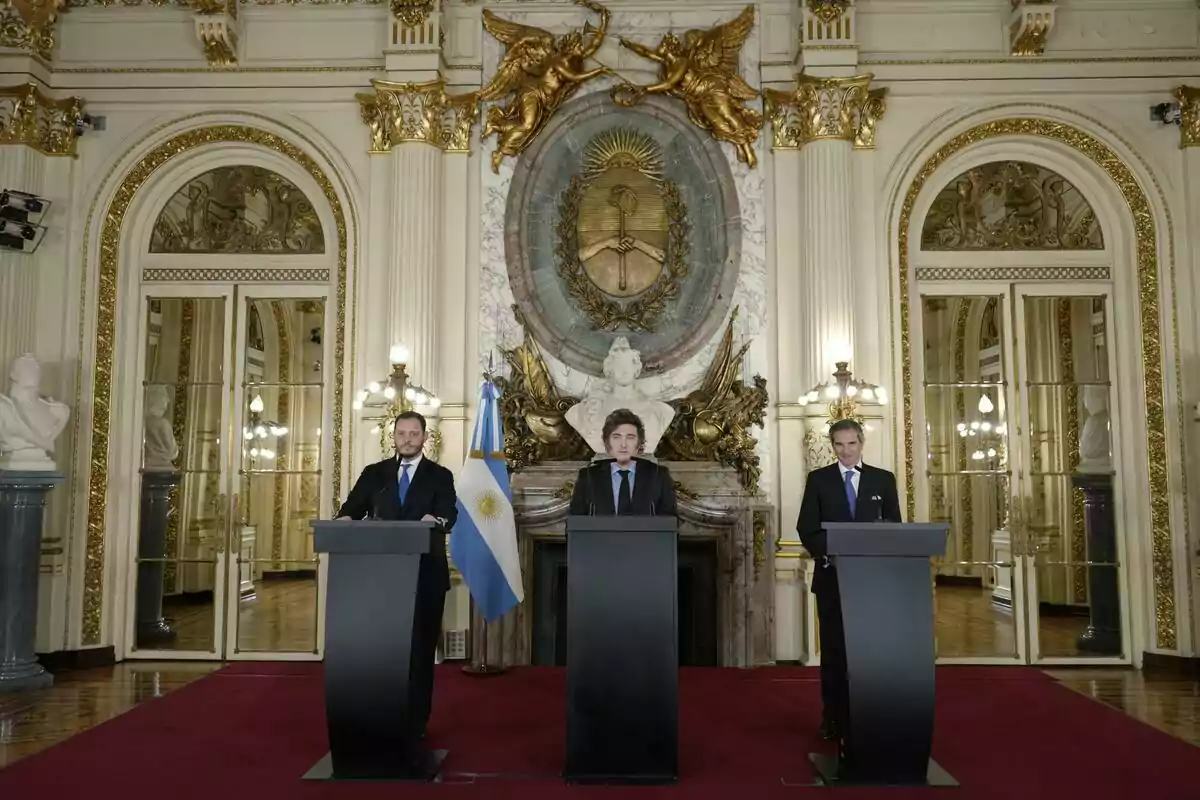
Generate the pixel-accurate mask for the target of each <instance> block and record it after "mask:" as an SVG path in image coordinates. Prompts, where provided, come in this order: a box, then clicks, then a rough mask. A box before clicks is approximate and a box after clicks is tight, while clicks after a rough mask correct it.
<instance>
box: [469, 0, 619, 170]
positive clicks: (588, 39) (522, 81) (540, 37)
mask: <svg viewBox="0 0 1200 800" xmlns="http://www.w3.org/2000/svg"><path fill="white" fill-rule="evenodd" d="M575 3H576V5H581V6H583V7H584V8H586V9H588V10H589V11H594V12H595V13H597V14H599V15H600V27H599V28H593V27H592V26H591V23H586V24H585V25H584V26H583V30H582V31H571V32H569V33H566V34H563V35H562V36H557V37H556V36H555V35H554V34H552V33H549V32H548V31H544V30H541V29H540V28H533V27H530V26H528V25H521V24H520V23H517V22H511V21H509V20H506V19H501V18H500V17H497V16H496V15H495V14H493V13H492V12H491V11H489V10H487V9H485V10H484V12H483V27H484V29H485V30H486V31H487V32H488V33H490V34H491V35H492V36H494V37H495V38H496V39H498V40H500V41H501V42H503V43H504V44H506V45H508V50H507V51H506V52H505V53H504V58H503V60H501V62H500V66H499V67H497V68H496V74H495V75H493V76H492V79H491V81H489V82H488V85H487V86H485V87H483V88H482V89H481V90H480V91H479V99H480V100H483V101H484V102H488V101H492V100H499V99H500V98H502V97H506V96H508V95H512V98H511V99H510V100H509V102H508V103H507V104H506V105H502V106H492V107H491V108H490V109H488V114H487V124H486V125H485V126H484V128H483V138H485V139H486V138H487V137H488V136H490V135H492V134H493V133H496V134H498V137H497V138H498V144H497V145H496V151H495V152H494V153H492V171H493V172H499V171H500V162H501V161H503V160H504V157H505V156H514V157H515V156H518V155H520V154H521V152H522V151H523V150H524V149H525V148H526V147H528V146H529V143H530V142H531V141H533V137H535V136H537V134H538V132H539V131H541V129H542V127H543V126H544V125H545V124H546V121H547V120H549V119H550V117H551V115H553V114H554V112H555V111H556V110H558V107H559V106H560V105H562V104H563V102H564V101H565V100H567V98H569V97H570V96H571V95H573V94H574V93H575V91H576V90H577V89H578V88H579V86H580V85H581V84H582V83H583V82H584V81H589V80H591V79H592V78H595V77H597V76H600V75H604V74H608V73H610V72H611V70H610V69H608V68H607V67H597V68H595V69H590V70H585V69H584V64H585V62H586V61H587V59H589V58H591V57H592V55H594V54H595V52H596V51H597V50H599V49H600V45H601V44H603V42H604V35H605V34H606V33H607V31H608V19H609V11H608V9H607V8H604V7H602V6H601V5H599V4H598V3H595V2H593V1H592V0H575Z"/></svg>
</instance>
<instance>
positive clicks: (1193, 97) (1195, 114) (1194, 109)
mask: <svg viewBox="0 0 1200 800" xmlns="http://www.w3.org/2000/svg"><path fill="white" fill-rule="evenodd" d="M1175 99H1176V100H1178V101H1179V116H1180V120H1179V146H1180V147H1200V88H1197V87H1195V86H1178V87H1176V88H1175Z"/></svg>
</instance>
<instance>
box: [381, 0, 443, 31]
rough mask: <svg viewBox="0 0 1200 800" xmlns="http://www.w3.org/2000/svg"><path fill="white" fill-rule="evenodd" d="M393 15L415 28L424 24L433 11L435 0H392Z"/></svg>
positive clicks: (402, 22) (404, 23)
mask: <svg viewBox="0 0 1200 800" xmlns="http://www.w3.org/2000/svg"><path fill="white" fill-rule="evenodd" d="M391 5H392V16H394V17H395V18H396V19H398V20H400V22H401V24H403V25H405V26H407V27H409V28H415V27H417V26H418V25H424V24H425V20H427V19H429V15H430V14H431V13H433V9H434V0H392V3H391Z"/></svg>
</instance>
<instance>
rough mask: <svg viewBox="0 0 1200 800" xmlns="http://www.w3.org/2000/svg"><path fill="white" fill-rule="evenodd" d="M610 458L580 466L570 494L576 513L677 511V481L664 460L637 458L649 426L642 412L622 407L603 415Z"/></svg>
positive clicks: (657, 513)
mask: <svg viewBox="0 0 1200 800" xmlns="http://www.w3.org/2000/svg"><path fill="white" fill-rule="evenodd" d="M602 434H603V436H604V448H605V450H606V451H607V453H608V455H609V456H611V460H610V459H605V460H602V461H598V462H596V463H594V464H592V465H590V466H587V467H584V468H583V469H581V470H579V476H578V478H577V479H576V481H575V491H574V493H573V494H572V496H571V514H572V515H581V516H587V515H593V516H613V515H615V516H626V515H630V514H634V515H638V516H671V517H673V516H675V514H676V506H675V483H674V482H673V481H672V480H671V473H670V471H669V470H668V469H667V468H666V467H664V466H662V465H661V464H655V463H654V462H653V461H649V460H647V459H644V458H637V457H636V456H637V455H638V453H639V452H641V448H642V442H644V441H645V440H646V428H645V425H644V424H643V423H642V419H641V417H639V416H638V415H637V414H635V413H633V412H632V411H630V410H629V409H627V408H618V409H616V410H615V411H613V412H612V413H611V414H609V415H608V416H607V417H606V418H605V420H604V428H603V430H602Z"/></svg>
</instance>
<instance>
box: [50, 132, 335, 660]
mask: <svg viewBox="0 0 1200 800" xmlns="http://www.w3.org/2000/svg"><path fill="white" fill-rule="evenodd" d="M224 143H240V144H250V145H255V146H258V147H263V148H266V149H268V150H271V151H273V152H275V153H278V154H279V155H281V156H283V157H284V158H288V159H290V160H291V161H293V162H295V163H296V164H297V165H299V166H300V167H301V168H303V169H304V170H305V171H306V172H307V173H308V174H309V175H310V176H311V177H312V178H313V180H314V181H315V182H316V183H317V185H318V186H319V187H320V188H321V192H322V194H323V195H324V197H325V200H326V202H327V203H329V206H330V210H331V213H332V214H333V218H334V223H335V226H336V229H337V240H338V241H337V246H338V260H337V281H336V286H335V287H334V291H335V292H336V302H337V331H336V338H335V342H334V386H333V397H334V400H333V432H332V433H333V436H332V438H333V453H332V472H333V486H332V490H333V494H332V499H333V500H334V502H336V500H337V499H338V498H339V497H340V495H341V486H342V444H343V442H342V422H343V405H344V402H343V401H344V396H343V395H344V393H343V391H342V387H344V386H345V363H346V281H347V277H348V276H347V264H348V253H349V249H348V238H347V228H346V210H345V209H344V208H343V206H342V201H341V199H340V198H339V196H338V194H337V191H336V190H335V189H334V186H333V184H332V182H331V181H330V179H329V178H328V177H327V176H326V175H325V173H324V171H323V170H322V169H321V167H320V165H319V164H318V163H317V162H316V160H315V159H314V158H313V157H312V156H310V155H309V154H308V153H306V152H304V150H302V149H301V148H300V147H298V146H297V145H295V144H293V143H292V142H290V141H288V140H287V139H284V138H283V137H282V136H279V135H278V134H275V133H271V132H269V131H265V130H262V129H261V128H255V127H251V126H249V125H212V126H207V127H203V128H195V129H193V130H189V131H185V132H183V133H180V134H176V135H174V136H172V137H171V138H169V139H167V140H166V141H164V142H161V143H160V144H158V145H157V146H156V147H154V148H153V149H152V150H150V152H149V153H147V154H146V155H145V156H144V157H143V158H142V159H141V160H140V161H139V162H138V163H137V164H136V165H134V167H133V168H132V169H130V170H129V172H128V173H126V175H125V177H124V179H123V180H122V181H121V183H120V184H119V185H118V187H117V190H116V192H115V193H114V195H113V197H112V199H111V200H110V201H109V203H108V206H107V208H106V209H105V212H104V217H103V219H102V221H101V225H100V238H99V248H98V257H99V265H98V269H97V272H98V273H99V277H98V281H97V284H96V292H95V302H94V305H95V312H94V313H95V315H96V316H95V320H96V321H95V329H94V336H95V339H96V347H95V351H94V358H93V360H92V362H91V371H92V377H91V391H92V397H91V408H92V414H91V419H90V425H89V426H88V427H87V428H86V429H83V428H82V425H81V422H77V423H76V428H75V441H76V442H79V447H80V449H81V451H84V452H88V453H90V457H89V461H88V467H87V487H88V488H87V532H86V542H85V556H84V565H83V637H82V639H83V641H82V643H83V645H84V646H89V645H96V644H100V643H101V633H102V621H103V611H104V573H105V555H106V553H105V540H106V538H107V523H108V519H107V514H108V507H109V503H108V499H109V498H108V485H109V474H108V473H109V450H110V445H111V435H112V430H111V425H112V409H113V401H114V396H113V383H112V381H113V362H114V358H115V356H116V353H115V348H114V344H115V342H116V330H117V304H118V291H117V287H118V285H119V276H118V269H119V266H120V263H121V260H122V253H121V244H122V233H123V231H124V228H125V223H126V215H127V214H128V213H129V210H130V208H131V207H132V205H133V201H134V199H135V198H136V197H137V195H138V192H140V191H141V189H142V188H143V187H144V186H145V184H146V182H147V181H149V179H150V177H151V176H152V175H153V174H154V173H156V172H158V171H159V170H161V169H163V168H164V167H165V166H166V165H168V164H169V163H170V162H171V161H172V160H174V159H176V158H178V157H179V156H181V155H184V154H186V153H188V152H190V151H192V150H195V149H197V148H200V147H205V146H208V145H214V144H224ZM88 227H89V228H90V227H91V226H90V215H89V224H88ZM87 260H88V256H87V252H86V244H85V251H84V263H87ZM89 272H90V271H89V270H85V273H89ZM90 277H91V276H90V274H85V277H84V284H83V292H84V293H85V297H86V295H87V291H88V285H89V282H90V281H89V279H90ZM285 280H286V279H285ZM81 369H82V367H81ZM77 385H79V386H81V387H82V385H83V380H82V375H80V377H79V380H78V382H77ZM76 407H80V406H79V404H78V403H77V405H76ZM79 416H82V415H79ZM72 529H74V528H73V526H72Z"/></svg>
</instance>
